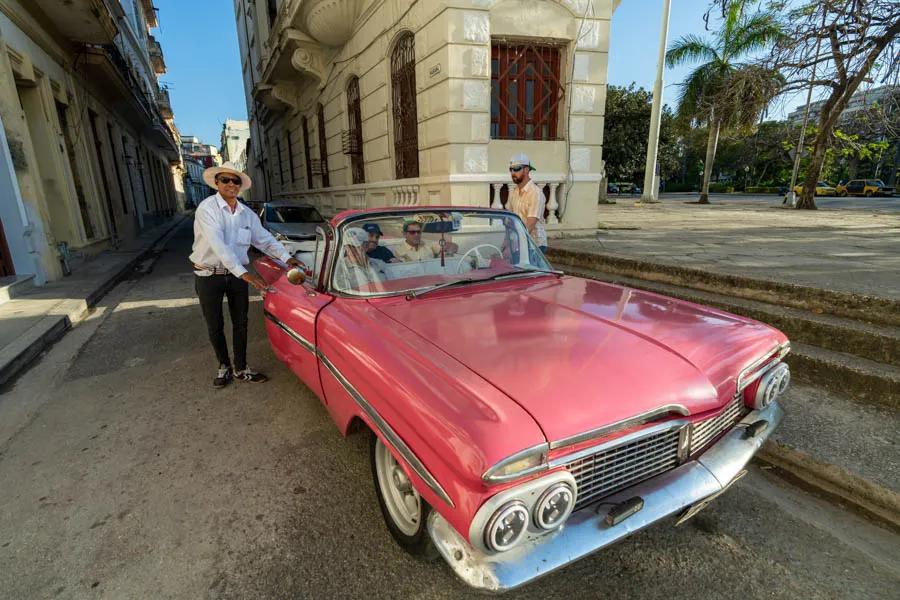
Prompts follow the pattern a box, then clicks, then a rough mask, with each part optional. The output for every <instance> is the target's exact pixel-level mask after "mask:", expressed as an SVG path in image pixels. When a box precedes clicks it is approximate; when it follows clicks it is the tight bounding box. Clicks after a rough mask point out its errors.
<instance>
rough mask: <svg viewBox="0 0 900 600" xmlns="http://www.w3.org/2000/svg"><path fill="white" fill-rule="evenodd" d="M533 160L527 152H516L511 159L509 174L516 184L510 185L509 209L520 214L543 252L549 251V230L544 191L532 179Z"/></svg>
mask: <svg viewBox="0 0 900 600" xmlns="http://www.w3.org/2000/svg"><path fill="white" fill-rule="evenodd" d="M533 170H534V167H533V166H531V161H530V160H529V159H528V156H527V155H526V154H521V153H520V154H516V155H515V156H513V157H512V158H511V159H510V161H509V176H510V177H511V178H512V182H513V183H514V184H515V185H513V186H510V187H509V199H508V200H507V206H508V207H509V210H511V211H512V212H514V213H516V214H517V215H519V217H520V218H521V219H522V222H524V223H525V227H526V228H528V233H529V235H531V238H532V239H533V240H534V241H535V242H536V243H537V246H538V248H540V249H541V252H544V253H545V254H546V252H547V231H546V229H545V228H544V225H545V221H544V207H545V204H546V199H545V198H544V192H543V191H542V190H541V188H539V187H538V186H537V185H535V183H534V182H533V181H532V180H531V171H533Z"/></svg>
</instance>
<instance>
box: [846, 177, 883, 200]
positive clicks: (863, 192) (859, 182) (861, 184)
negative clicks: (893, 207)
mask: <svg viewBox="0 0 900 600" xmlns="http://www.w3.org/2000/svg"><path fill="white" fill-rule="evenodd" d="M835 189H836V191H837V195H838V196H869V197H871V196H893V195H894V188H892V187H888V186H886V185H884V182H883V181H881V180H880V179H851V180H850V181H846V182H841V183H839V184H837V187H836V188H835Z"/></svg>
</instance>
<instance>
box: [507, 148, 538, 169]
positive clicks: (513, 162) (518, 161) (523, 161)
mask: <svg viewBox="0 0 900 600" xmlns="http://www.w3.org/2000/svg"><path fill="white" fill-rule="evenodd" d="M519 165H522V166H525V167H528V168H529V169H531V170H532V171H535V170H536V169H535V168H534V165H532V164H531V160H529V159H528V155H527V154H525V153H524V152H519V153H518V154H514V155H513V157H512V158H510V159H509V166H511V167H517V166H519Z"/></svg>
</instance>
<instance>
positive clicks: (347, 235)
mask: <svg viewBox="0 0 900 600" xmlns="http://www.w3.org/2000/svg"><path fill="white" fill-rule="evenodd" d="M344 239H345V242H344V253H343V256H342V257H341V260H339V261H338V264H337V268H336V269H335V275H334V276H335V287H337V288H338V289H341V290H348V289H350V290H359V289H361V288H363V287H365V286H367V285H369V284H371V283H378V282H380V281H381V276H379V275H378V273H377V272H376V271H375V269H373V268H372V266H371V265H370V264H369V257H368V256H366V245H367V244H368V242H369V234H368V233H366V232H365V231H364V230H363V229H361V228H359V227H349V228H347V229H346V230H345V231H344Z"/></svg>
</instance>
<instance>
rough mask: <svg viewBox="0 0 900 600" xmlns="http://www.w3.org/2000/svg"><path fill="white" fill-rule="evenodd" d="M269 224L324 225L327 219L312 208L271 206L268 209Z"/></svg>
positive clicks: (267, 219) (267, 218)
mask: <svg viewBox="0 0 900 600" xmlns="http://www.w3.org/2000/svg"><path fill="white" fill-rule="evenodd" d="M266 221H268V222H269V223H322V222H324V221H325V219H323V218H322V215H320V214H319V211H317V210H316V209H315V208H313V207H312V206H270V207H268V208H267V209H266Z"/></svg>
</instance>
